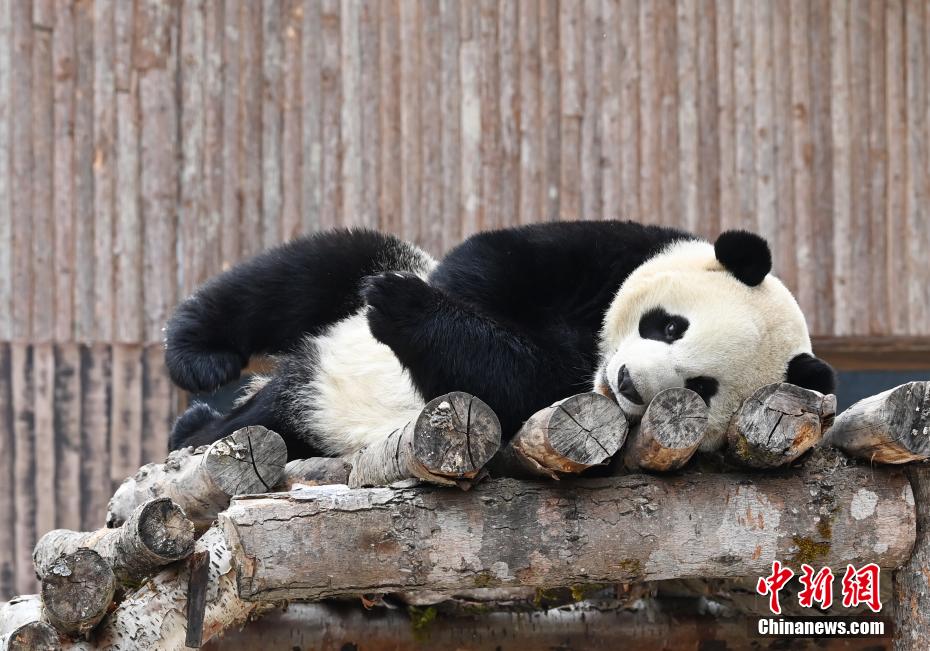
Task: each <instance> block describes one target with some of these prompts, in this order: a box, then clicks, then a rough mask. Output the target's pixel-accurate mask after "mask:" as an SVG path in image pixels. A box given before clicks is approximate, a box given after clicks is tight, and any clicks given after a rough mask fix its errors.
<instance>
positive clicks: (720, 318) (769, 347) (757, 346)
mask: <svg viewBox="0 0 930 651" xmlns="http://www.w3.org/2000/svg"><path fill="white" fill-rule="evenodd" d="M810 350H811V347H810V337H809V335H808V331H807V326H806V324H805V322H804V317H803V315H802V314H801V311H800V309H799V307H798V305H797V302H796V301H795V300H794V298H793V297H792V296H791V294H790V292H789V291H788V290H787V288H785V286H784V285H783V284H782V283H781V282H780V281H779V280H778V279H776V278H775V277H773V276H771V275H766V276H765V277H764V280H762V281H761V283H759V284H757V285H755V286H750V285H748V284H746V283H744V282H742V281H740V280H738V279H737V278H736V277H735V276H734V275H733V274H732V273H730V272H729V271H727V270H726V269H725V268H724V267H723V265H722V264H721V263H720V262H719V261H718V260H717V259H716V257H715V254H714V247H713V246H712V245H711V244H709V243H707V242H699V241H684V242H678V243H676V244H674V245H672V246H671V247H669V248H668V249H666V250H665V251H663V252H662V253H660V254H659V255H657V256H656V257H654V258H652V259H650V260H649V261H647V262H646V263H645V264H644V265H642V266H641V267H639V268H638V269H637V270H636V271H634V272H633V274H631V275H630V276H629V278H627V280H626V281H625V282H624V283H623V286H622V287H621V288H620V290H619V291H618V293H617V295H616V297H615V298H614V300H613V302H612V304H611V306H610V309H609V310H608V312H607V315H606V317H605V320H604V326H603V329H602V331H601V361H600V364H599V366H598V371H597V374H596V376H595V378H594V388H595V391H599V392H600V393H603V394H605V395H608V396H609V397H612V398H614V399H615V400H616V401H617V403H618V404H619V405H620V407H621V409H622V410H623V411H624V413H626V414H627V415H628V416H630V417H632V418H634V419H636V418H638V417H640V416H641V415H642V414H643V412H644V411H645V409H646V406H647V405H648V404H649V401H650V400H652V399H653V398H654V397H655V396H656V394H658V393H659V392H660V391H662V390H664V389H667V388H671V387H688V388H690V389H692V390H694V391H695V392H696V393H698V394H699V395H700V396H701V397H702V398H703V399H704V401H705V402H706V403H707V404H708V407H709V409H708V431H707V435H706V436H705V439H704V443H703V444H702V446H701V447H702V449H704V450H713V449H717V448H719V447H720V445H721V444H722V442H723V440H724V437H725V434H726V429H727V425H728V424H729V421H730V417H731V416H732V415H733V413H734V412H735V411H736V410H737V409H738V408H739V406H740V405H741V404H742V402H743V400H745V399H746V398H748V397H749V395H750V394H751V393H752V392H753V391H755V390H756V389H758V388H759V387H761V386H764V385H766V384H770V383H773V382H780V381H783V380H784V379H785V374H786V370H787V368H788V364H789V362H790V361H791V359H792V358H794V357H795V356H796V355H798V354H800V353H810Z"/></svg>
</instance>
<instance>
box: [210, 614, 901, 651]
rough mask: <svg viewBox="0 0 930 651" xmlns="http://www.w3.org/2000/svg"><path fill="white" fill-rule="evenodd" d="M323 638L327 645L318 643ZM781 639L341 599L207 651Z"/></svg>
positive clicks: (853, 644) (768, 645)
mask: <svg viewBox="0 0 930 651" xmlns="http://www.w3.org/2000/svg"><path fill="white" fill-rule="evenodd" d="M321 640H325V641H326V642H325V645H321V642H320V641H321ZM882 641H885V640H881V639H876V638H874V637H872V638H867V637H864V638H848V639H847V638H843V639H840V638H835V639H830V638H823V639H818V640H817V645H816V648H817V649H818V650H819V651H831V650H833V649H835V650H837V651H838V650H840V649H842V650H843V651H856V650H861V651H866V650H874V649H876V648H877V647H876V644H877V643H878V642H882ZM784 645H785V640H784V638H776V637H772V638H768V639H766V638H761V637H759V636H757V635H755V634H754V633H753V632H752V629H751V628H750V626H749V624H748V623H747V622H746V620H745V619H742V618H733V619H727V618H721V617H715V616H713V615H697V614H694V613H679V612H674V613H666V612H661V611H656V610H654V609H649V610H648V611H647V612H641V611H640V612H631V611H628V610H611V611H600V610H594V609H590V608H589V609H574V610H569V609H556V610H549V611H546V612H542V613H514V612H490V613H485V614H482V615H481V616H477V617H476V616H474V615H472V616H470V617H447V616H438V617H435V618H433V617H431V615H430V611H429V610H427V609H422V610H416V611H413V612H412V613H411V614H407V613H406V612H404V611H402V610H389V611H366V610H362V609H361V608H358V607H350V606H345V605H339V604H325V603H324V604H301V603H296V604H290V605H289V606H288V607H287V610H276V611H274V612H271V613H269V614H267V615H265V616H263V617H262V618H261V619H259V620H258V621H256V622H252V623H250V624H249V625H248V626H246V627H244V628H242V629H241V630H238V631H230V632H229V633H227V634H226V635H224V636H223V637H222V638H221V639H219V640H217V641H216V642H215V643H210V644H208V645H207V646H206V647H204V648H205V650H206V651H210V650H211V649H212V650H215V651H221V650H222V651H252V650H253V649H317V648H326V649H356V648H357V649H364V651H396V650H397V649H461V650H463V651H466V650H467V651H495V650H499V649H585V651H615V650H616V649H623V650H624V651H654V650H655V649H758V650H763V649H783V648H785V646H784Z"/></svg>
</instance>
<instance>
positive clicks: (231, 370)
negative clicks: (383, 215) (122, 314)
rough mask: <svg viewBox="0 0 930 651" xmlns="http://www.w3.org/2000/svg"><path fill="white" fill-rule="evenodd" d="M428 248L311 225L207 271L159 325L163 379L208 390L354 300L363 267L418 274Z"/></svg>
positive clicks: (425, 265)
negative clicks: (307, 231) (303, 233)
mask: <svg viewBox="0 0 930 651" xmlns="http://www.w3.org/2000/svg"><path fill="white" fill-rule="evenodd" d="M433 266H435V261H434V260H433V259H432V258H430V256H429V255H427V254H426V253H424V252H423V251H421V250H420V249H418V248H417V247H416V246H414V245H413V244H410V243H408V242H404V241H402V240H399V239H397V238H396V237H394V236H392V235H387V234H384V233H378V232H375V231H368V230H339V231H328V232H325V233H317V234H315V235H312V236H310V237H305V238H301V239H298V240H294V241H293V242H289V243H287V244H284V245H282V246H279V247H277V248H274V249H271V250H270V251H267V252H265V253H263V254H261V255H259V256H257V257H255V258H252V259H251V260H248V261H246V262H243V263H241V264H238V265H236V266H235V267H233V268H232V269H230V270H228V271H226V272H225V273H223V274H220V275H219V276H217V277H215V278H213V279H211V280H210V281H208V282H207V283H206V284H204V285H203V286H202V287H200V288H199V289H197V291H196V292H195V293H194V294H193V295H192V296H190V297H189V298H188V299H186V300H185V301H184V302H182V303H181V304H180V305H179V306H178V308H177V309H176V310H175V312H174V314H173V315H172V317H171V319H170V320H169V322H168V325H167V327H166V329H165V363H166V365H167V367H168V372H169V374H170V375H171V379H172V380H173V381H174V382H175V384H177V385H178V386H180V387H181V388H183V389H187V390H189V391H212V390H214V389H216V388H217V387H219V386H221V385H223V384H225V383H227V382H230V381H232V380H234V379H236V378H238V377H239V373H240V371H241V369H242V367H243V366H245V365H246V364H247V363H248V361H249V358H250V357H251V356H252V355H256V354H275V353H282V352H286V351H289V350H290V349H291V348H293V347H294V346H295V345H296V344H297V343H298V342H299V341H300V340H301V339H302V338H303V337H305V336H307V335H318V334H320V333H322V332H324V331H325V330H326V329H327V328H329V327H330V326H331V325H332V324H334V323H337V322H338V321H340V320H342V319H345V318H346V317H348V316H349V315H351V314H352V313H353V312H355V311H356V310H358V309H359V308H360V307H361V306H362V299H361V297H360V296H359V287H360V285H361V282H362V279H364V278H365V277H366V276H369V275H371V274H376V273H380V272H383V271H387V270H393V269H399V270H404V271H408V272H411V273H415V274H418V275H420V276H423V277H425V275H426V274H427V273H429V271H430V270H431V269H432V268H433Z"/></svg>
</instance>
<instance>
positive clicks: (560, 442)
mask: <svg viewBox="0 0 930 651" xmlns="http://www.w3.org/2000/svg"><path fill="white" fill-rule="evenodd" d="M627 428H628V425H627V421H626V417H625V416H624V415H623V412H622V411H620V407H618V406H617V403H616V402H614V401H613V400H611V399H610V398H607V397H606V396H602V395H601V394H599V393H579V394H577V395H574V396H570V397H568V398H565V399H564V400H560V401H558V402H556V403H555V404H553V405H551V406H550V407H546V408H545V409H541V410H539V411H538V412H536V413H535V414H533V415H532V416H530V418H529V419H527V421H526V422H525V423H524V424H523V427H521V428H520V431H518V432H517V433H516V435H515V436H514V437H513V438H512V439H511V440H510V442H509V443H508V444H507V446H506V447H505V448H504V449H503V450H501V453H500V454H499V455H498V456H497V457H495V459H494V462H493V463H492V466H491V471H492V472H493V474H495V475H500V476H508V477H516V476H523V475H529V476H534V475H535V476H542V477H551V478H552V479H558V478H559V476H560V474H577V473H580V472H583V471H585V470H587V469H588V468H591V467H592V466H598V465H601V464H604V463H606V462H607V461H609V460H610V458H611V457H612V456H613V455H614V454H616V453H617V450H619V449H620V448H621V446H623V442H624V441H625V440H626V433H627Z"/></svg>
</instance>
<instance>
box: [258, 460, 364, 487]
mask: <svg viewBox="0 0 930 651" xmlns="http://www.w3.org/2000/svg"><path fill="white" fill-rule="evenodd" d="M351 472H352V464H351V463H349V461H348V460H347V459H345V458H343V457H311V458H310V459H295V460H294V461H288V462H287V465H286V466H284V479H282V481H281V483H279V484H278V485H277V486H276V487H275V489H276V490H291V489H292V488H293V487H294V486H295V485H297V484H301V485H304V486H324V485H326V484H348V483H349V474H350V473H351Z"/></svg>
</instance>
